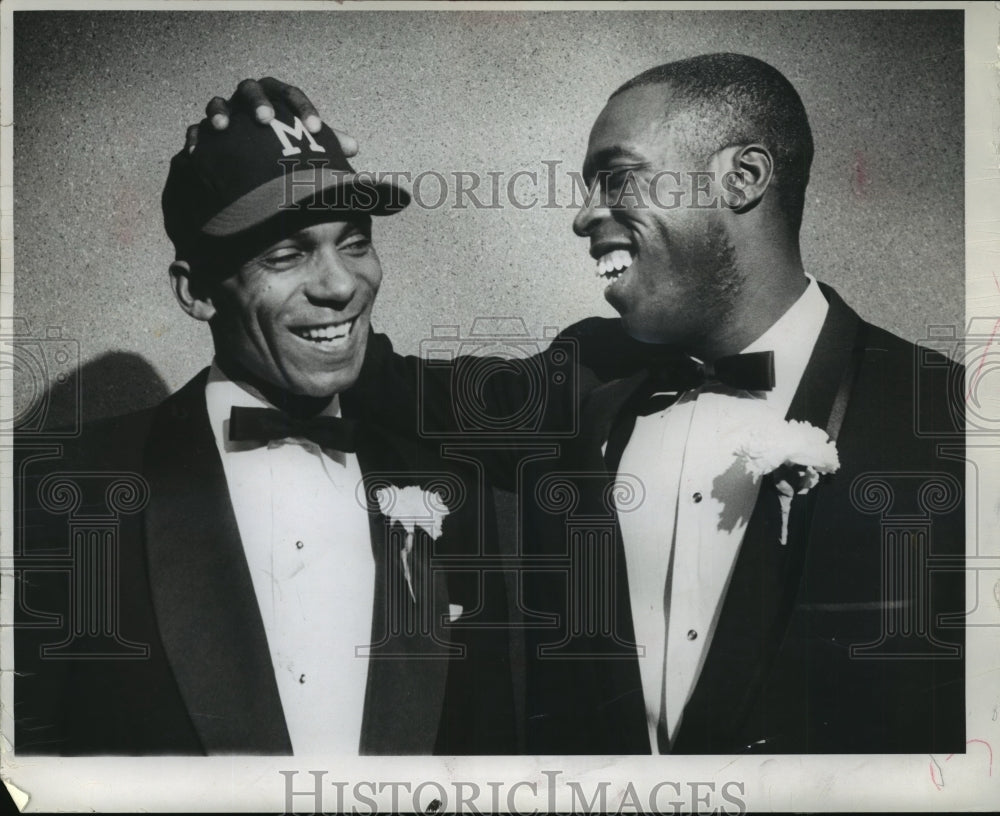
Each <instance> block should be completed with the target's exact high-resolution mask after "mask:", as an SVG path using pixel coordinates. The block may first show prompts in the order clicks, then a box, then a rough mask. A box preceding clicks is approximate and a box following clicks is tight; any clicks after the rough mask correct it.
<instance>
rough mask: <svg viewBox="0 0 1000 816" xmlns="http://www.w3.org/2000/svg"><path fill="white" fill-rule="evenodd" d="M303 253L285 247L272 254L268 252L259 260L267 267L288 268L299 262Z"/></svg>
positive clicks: (293, 248)
mask: <svg viewBox="0 0 1000 816" xmlns="http://www.w3.org/2000/svg"><path fill="white" fill-rule="evenodd" d="M304 255H305V253H304V252H303V251H302V250H300V249H296V248H295V247H286V248H284V249H277V250H275V251H274V252H269V253H268V254H267V255H265V256H264V257H263V258H262V259H261V260H263V261H264V263H266V264H267V265H268V266H289V265H290V264H293V263H295V262H296V261H299V260H301V258H302V257H303V256H304Z"/></svg>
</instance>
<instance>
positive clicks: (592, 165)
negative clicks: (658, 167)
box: [583, 145, 646, 178]
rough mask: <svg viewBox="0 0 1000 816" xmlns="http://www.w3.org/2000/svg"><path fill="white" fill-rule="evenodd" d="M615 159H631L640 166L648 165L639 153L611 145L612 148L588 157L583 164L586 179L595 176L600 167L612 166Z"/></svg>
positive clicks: (606, 148) (605, 148)
mask: <svg viewBox="0 0 1000 816" xmlns="http://www.w3.org/2000/svg"><path fill="white" fill-rule="evenodd" d="M614 159H629V160H630V161H634V162H637V163H639V164H645V163H646V159H645V158H643V157H642V156H640V155H639V154H638V153H635V152H633V151H632V150H629V149H628V148H627V147H622V146H621V145H611V146H610V147H604V148H601V149H600V150H598V151H597V152H596V153H595V154H594V155H593V156H588V157H587V160H586V161H585V162H584V163H583V175H584V178H590V177H591V176H593V175H594V173H595V171H596V169H597V168H598V167H603V166H604V165H606V164H610V163H611V161H612V160H614Z"/></svg>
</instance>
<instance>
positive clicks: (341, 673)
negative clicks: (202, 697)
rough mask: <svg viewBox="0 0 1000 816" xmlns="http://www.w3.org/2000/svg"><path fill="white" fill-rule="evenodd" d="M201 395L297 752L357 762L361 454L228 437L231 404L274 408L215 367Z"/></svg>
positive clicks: (368, 563) (367, 626)
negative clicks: (342, 756)
mask: <svg viewBox="0 0 1000 816" xmlns="http://www.w3.org/2000/svg"><path fill="white" fill-rule="evenodd" d="M205 396H206V400H207V404H208V416H209V420H210V422H211V425H212V432H213V433H214V434H215V441H216V444H217V445H218V448H219V454H220V456H221V457H222V465H223V469H224V470H225V474H226V483H227V485H228V488H229V497H230V499H231V500H232V503H233V510H234V511H235V513H236V522H237V525H238V527H239V531H240V537H241V538H242V540H243V549H244V551H245V553H246V558H247V563H248V564H249V566H250V574H251V576H252V578H253V587H254V592H255V593H256V595H257V604H258V606H259V607H260V613H261V617H262V618H263V621H264V631H265V633H266V635H267V643H268V647H269V649H270V652H271V661H272V664H273V666H274V675H275V678H276V679H277V683H278V692H279V694H280V696H281V706H282V709H283V710H284V714H285V724H286V725H287V727H288V733H289V736H290V738H291V741H292V749H293V751H294V752H295V753H296V754H297V755H302V754H311V753H340V754H354V755H357V753H358V748H359V742H360V738H361V717H362V714H363V712H364V702H365V684H366V682H367V677H368V659H367V657H363V656H362V657H359V656H358V654H357V652H356V648H357V647H365V646H366V645H367V644H368V643H369V642H370V641H371V626H372V603H373V598H374V588H375V562H374V557H373V555H372V547H371V534H370V531H369V526H368V513H367V511H366V509H365V507H364V506H363V505H362V504H361V503H360V502H359V500H358V498H357V492H356V491H357V487H358V484H359V483H360V482H361V468H360V466H359V464H358V459H357V456H356V455H354V454H344V453H342V452H339V451H325V450H322V449H321V448H320V447H319V446H318V445H317V444H316V443H314V442H311V441H309V440H305V439H286V440H278V441H275V442H271V443H270V444H265V445H259V444H257V443H253V442H250V443H247V442H230V441H229V433H228V431H229V412H230V409H231V408H232V407H233V406H234V405H235V406H241V407H254V408H259V407H265V408H269V407H272V406H270V405H269V404H268V403H266V402H263V401H262V400H260V399H259V398H257V397H256V396H255V395H253V394H251V393H250V392H248V391H246V390H245V389H243V388H242V387H240V386H239V385H237V384H236V383H234V382H233V381H232V380H230V379H228V378H227V377H226V375H225V374H223V373H222V371H221V370H220V369H219V368H218V367H217V366H216V365H215V364H213V365H212V368H211V370H210V372H209V377H208V384H207V387H206V391H205ZM338 413H339V407H338ZM362 654H364V652H362ZM208 670H210V669H209V667H206V671H208Z"/></svg>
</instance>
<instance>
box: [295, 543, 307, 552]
mask: <svg viewBox="0 0 1000 816" xmlns="http://www.w3.org/2000/svg"><path fill="white" fill-rule="evenodd" d="M304 546H306V545H305V544H304V543H303V542H301V541H296V542H295V549H297V550H301V549H302V548H303V547H304Z"/></svg>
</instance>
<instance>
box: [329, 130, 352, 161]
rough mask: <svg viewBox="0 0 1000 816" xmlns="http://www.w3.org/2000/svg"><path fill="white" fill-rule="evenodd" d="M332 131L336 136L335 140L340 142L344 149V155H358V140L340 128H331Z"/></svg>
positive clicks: (348, 156) (349, 156)
mask: <svg viewBox="0 0 1000 816" xmlns="http://www.w3.org/2000/svg"><path fill="white" fill-rule="evenodd" d="M332 130H333V132H334V133H335V134H336V136H337V141H338V142H340V148H341V150H343V151H344V155H345V156H346V157H347V158H351V157H352V156H357V155H358V140H357V139H355V138H354V137H353V136H351V134H349V133H344V131H342V130H337V129H336V128H332Z"/></svg>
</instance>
